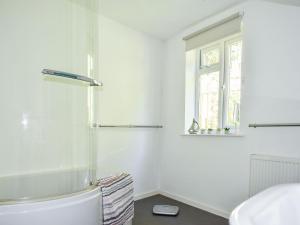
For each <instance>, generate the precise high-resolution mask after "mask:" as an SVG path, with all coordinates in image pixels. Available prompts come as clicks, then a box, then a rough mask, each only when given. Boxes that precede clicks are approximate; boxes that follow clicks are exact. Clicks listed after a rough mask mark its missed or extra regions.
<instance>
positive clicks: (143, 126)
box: [94, 124, 163, 128]
mask: <svg viewBox="0 0 300 225" xmlns="http://www.w3.org/2000/svg"><path fill="white" fill-rule="evenodd" d="M94 127H95V128H163V126H162V125H130V124H129V125H104V124H94Z"/></svg>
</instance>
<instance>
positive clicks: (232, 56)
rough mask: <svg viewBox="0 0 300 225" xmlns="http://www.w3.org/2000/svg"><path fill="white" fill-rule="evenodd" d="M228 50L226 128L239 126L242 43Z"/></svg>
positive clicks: (229, 47)
mask: <svg viewBox="0 0 300 225" xmlns="http://www.w3.org/2000/svg"><path fill="white" fill-rule="evenodd" d="M227 50H228V78H229V80H228V106H227V126H230V127H235V128H238V127H239V125H240V98H241V62H242V41H241V40H239V41H236V42H234V43H231V44H229V45H228V47H227Z"/></svg>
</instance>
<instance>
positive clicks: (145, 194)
mask: <svg viewBox="0 0 300 225" xmlns="http://www.w3.org/2000/svg"><path fill="white" fill-rule="evenodd" d="M159 194H160V192H159V191H158V190H153V191H149V192H145V193H141V194H136V195H135V196H134V201H138V200H141V199H144V198H149V197H151V196H154V195H159Z"/></svg>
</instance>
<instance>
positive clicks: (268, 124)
mask: <svg viewBox="0 0 300 225" xmlns="http://www.w3.org/2000/svg"><path fill="white" fill-rule="evenodd" d="M249 127H253V128H257V127H300V123H263V124H256V123H253V124H249Z"/></svg>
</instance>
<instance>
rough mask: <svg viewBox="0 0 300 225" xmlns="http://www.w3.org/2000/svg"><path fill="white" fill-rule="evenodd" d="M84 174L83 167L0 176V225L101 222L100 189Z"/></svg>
mask: <svg viewBox="0 0 300 225" xmlns="http://www.w3.org/2000/svg"><path fill="white" fill-rule="evenodd" d="M88 177H89V171H88V169H87V168H78V169H70V170H51V171H46V172H45V171H43V172H41V173H29V174H21V175H12V176H5V177H0V200H1V201H0V225H102V202H101V200H102V196H101V192H100V188H99V187H98V186H96V185H91V186H90V185H89V179H88ZM24 196H26V197H24ZM45 196H46V197H45ZM5 199H6V200H5ZM131 224H132V221H129V222H128V223H127V224H124V225H131Z"/></svg>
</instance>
